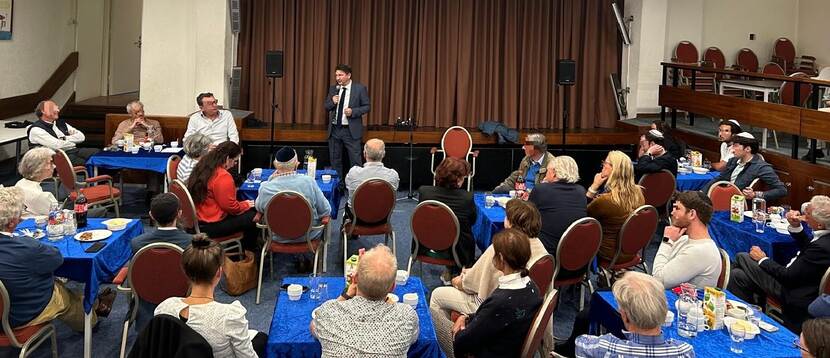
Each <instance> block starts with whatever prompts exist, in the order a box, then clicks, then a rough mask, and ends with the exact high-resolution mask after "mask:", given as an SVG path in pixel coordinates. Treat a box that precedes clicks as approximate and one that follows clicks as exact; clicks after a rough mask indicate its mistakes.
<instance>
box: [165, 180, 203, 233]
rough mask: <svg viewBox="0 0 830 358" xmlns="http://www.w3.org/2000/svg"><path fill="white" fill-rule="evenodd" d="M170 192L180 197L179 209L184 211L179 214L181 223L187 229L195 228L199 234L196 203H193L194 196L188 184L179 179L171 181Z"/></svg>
mask: <svg viewBox="0 0 830 358" xmlns="http://www.w3.org/2000/svg"><path fill="white" fill-rule="evenodd" d="M169 190H170V192H171V193H173V195H175V196H176V198H178V199H179V210H181V211H182V213H181V215H179V224H181V225H182V227H183V228H184V229H185V230H190V229H193V230H194V231H195V232H196V233H197V234H198V233H199V218H198V216H197V215H196V204H194V203H193V197H192V196H190V192H189V191H188V190H187V185H185V184H184V182H183V181H181V180H179V179H174V180H173V182H172V183H170V188H169Z"/></svg>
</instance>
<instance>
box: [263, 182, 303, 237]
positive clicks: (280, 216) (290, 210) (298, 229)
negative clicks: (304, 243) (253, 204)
mask: <svg viewBox="0 0 830 358" xmlns="http://www.w3.org/2000/svg"><path fill="white" fill-rule="evenodd" d="M313 219H314V214H312V212H311V205H310V204H309V203H308V200H306V198H305V197H304V196H303V194H300V193H298V192H296V191H290V190H286V191H281V192H279V193H277V194H276V195H274V196H273V197H272V198H271V200H269V201H268V206H267V207H266V208H265V222H266V223H267V224H268V229H269V230H271V232H272V233H274V234H275V235H277V236H279V237H281V238H284V239H298V238H300V237H303V236H305V235H306V234H307V233H308V232H309V230H311V226H312V225H313V222H312V221H313Z"/></svg>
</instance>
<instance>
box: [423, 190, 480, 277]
mask: <svg viewBox="0 0 830 358" xmlns="http://www.w3.org/2000/svg"><path fill="white" fill-rule="evenodd" d="M418 199H419V200H420V201H424V200H436V201H440V202H442V203H444V204H446V205H447V206H449V207H450V210H452V212H453V213H454V214H455V217H456V218H458V226H459V229H460V230H459V236H458V246H456V251H457V252H458V256H459V257H458V259H459V260H461V264H462V265H464V266H465V267H470V266H472V265H473V264H474V263H475V261H476V258H475V254H476V245H475V241H474V239H473V224H475V222H476V215H477V211H476V204H475V201H473V193H472V192H469V191H466V190H464V189H448V188H443V187H440V186H426V185H425V186H422V187H420V188H418Z"/></svg>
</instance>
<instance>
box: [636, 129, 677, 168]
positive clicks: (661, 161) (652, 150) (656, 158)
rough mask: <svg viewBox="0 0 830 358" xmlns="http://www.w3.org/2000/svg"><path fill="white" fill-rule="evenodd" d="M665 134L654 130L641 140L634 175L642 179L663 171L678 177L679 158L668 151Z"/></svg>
mask: <svg viewBox="0 0 830 358" xmlns="http://www.w3.org/2000/svg"><path fill="white" fill-rule="evenodd" d="M664 144H665V141H664V138H663V133H661V132H660V131H658V130H656V129H652V130H650V131H648V132H646V134H644V135H642V137H641V138H640V150H639V158H637V164H634V175H635V177H636V178H638V179H639V178H640V177H642V176H643V174H649V173H658V172H660V171H662V170H663V169H665V170H668V171H669V172H671V174H672V175H674V177H675V178H676V177H677V158H675V157H674V156H673V155H672V154H671V153H669V152H668V151H666V149H665V147H663V145H664Z"/></svg>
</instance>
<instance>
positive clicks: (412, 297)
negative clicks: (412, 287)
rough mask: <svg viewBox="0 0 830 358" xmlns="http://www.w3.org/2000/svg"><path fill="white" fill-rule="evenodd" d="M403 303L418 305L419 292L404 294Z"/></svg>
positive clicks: (413, 306)
mask: <svg viewBox="0 0 830 358" xmlns="http://www.w3.org/2000/svg"><path fill="white" fill-rule="evenodd" d="M403 303H405V304H408V305H410V306H412V308H415V307H418V294H417V293H407V294H404V295H403Z"/></svg>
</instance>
